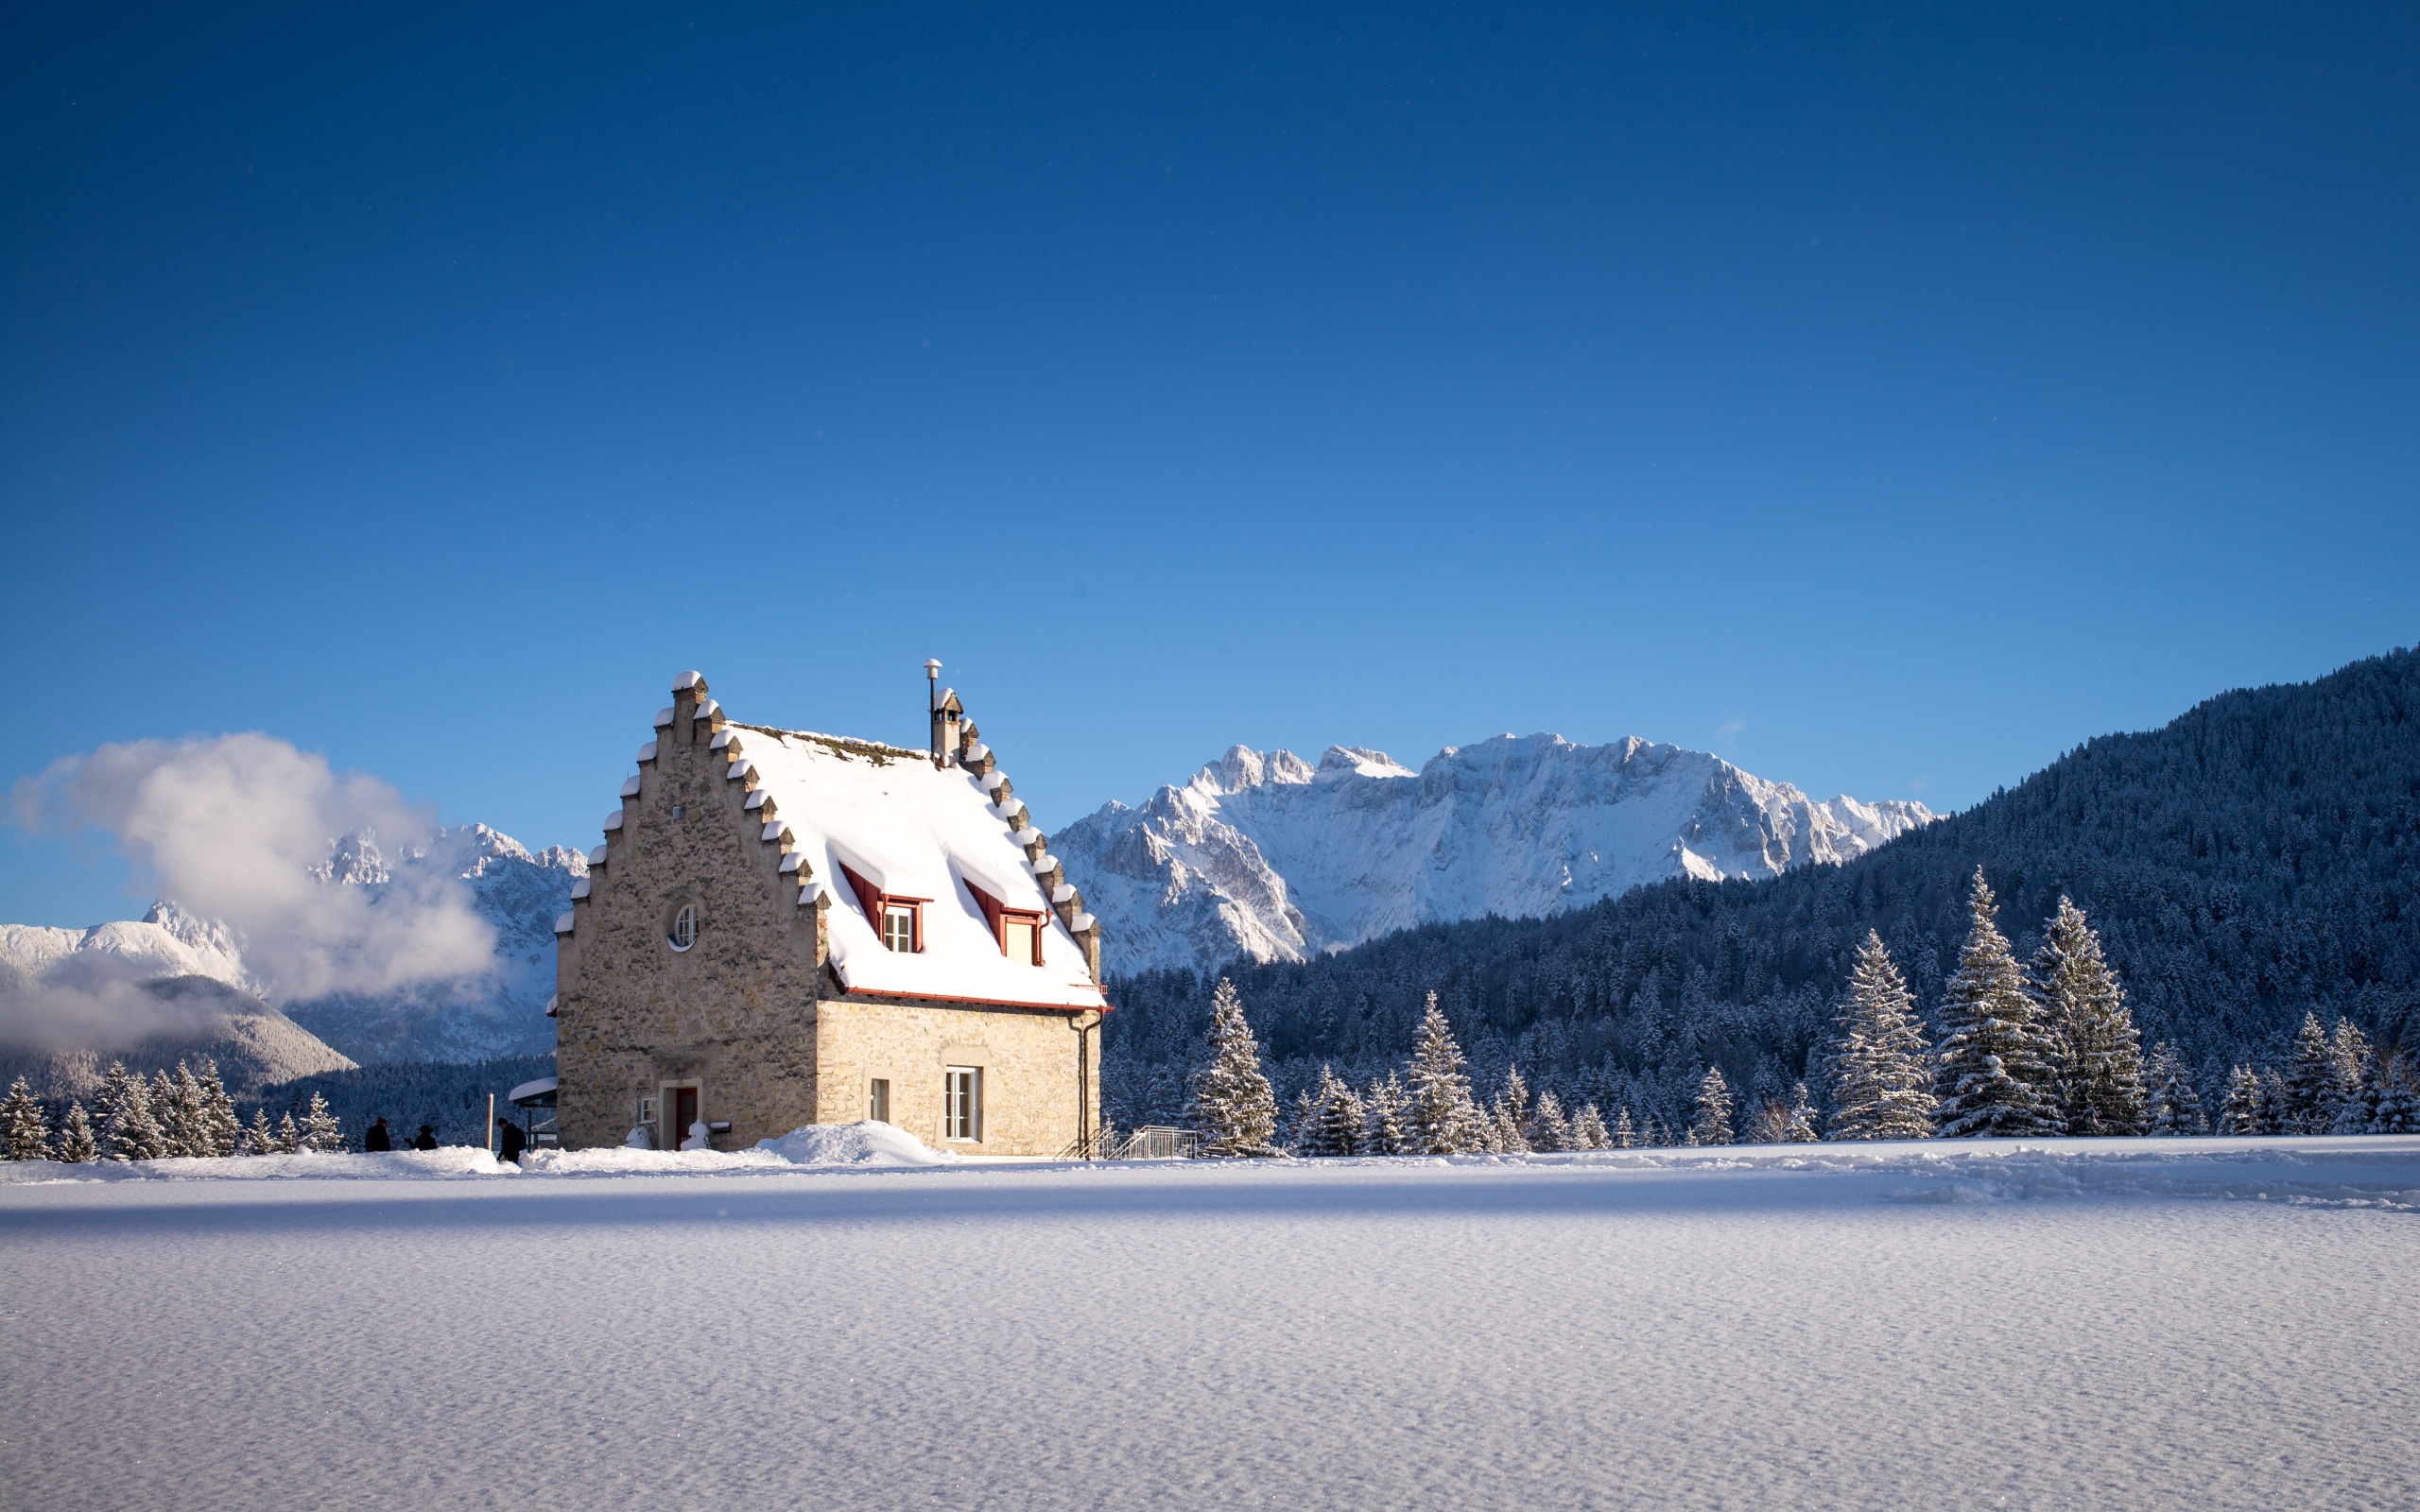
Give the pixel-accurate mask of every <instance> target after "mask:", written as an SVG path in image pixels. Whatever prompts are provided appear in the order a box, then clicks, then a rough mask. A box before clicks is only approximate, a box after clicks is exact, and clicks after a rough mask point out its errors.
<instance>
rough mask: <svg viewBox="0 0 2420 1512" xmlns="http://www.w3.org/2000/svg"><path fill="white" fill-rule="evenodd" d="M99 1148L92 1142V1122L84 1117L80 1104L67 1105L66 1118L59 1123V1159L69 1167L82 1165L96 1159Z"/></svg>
mask: <svg viewBox="0 0 2420 1512" xmlns="http://www.w3.org/2000/svg"><path fill="white" fill-rule="evenodd" d="M99 1154H100V1147H99V1146H98V1145H97V1144H95V1143H94V1142H93V1121H92V1120H91V1119H90V1118H88V1117H87V1116H85V1113H84V1105H83V1104H82V1103H78V1102H71V1103H69V1104H68V1105H67V1116H66V1117H65V1118H62V1119H61V1120H60V1121H59V1158H60V1159H61V1160H64V1161H66V1162H67V1163H68V1164H69V1165H82V1164H85V1163H86V1162H88V1161H90V1160H95V1159H96V1158H97V1157H98V1156H99Z"/></svg>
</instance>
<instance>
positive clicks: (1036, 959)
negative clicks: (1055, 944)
mask: <svg viewBox="0 0 2420 1512" xmlns="http://www.w3.org/2000/svg"><path fill="white" fill-rule="evenodd" d="M1019 929H1022V930H1025V931H1028V933H1027V935H1026V940H1025V949H1024V950H1021V951H1020V950H1015V949H1013V948H1011V944H1010V942H1011V940H1013V939H1015V938H1016V936H1015V935H1014V934H1012V933H1011V931H1013V930H1019ZM1000 954H1003V955H1005V956H1007V957H1008V958H1009V959H1010V960H1012V961H1014V962H1016V963H1017V964H1018V965H1019V966H1040V965H1041V964H1042V919H1041V916H1039V915H1037V914H1003V915H1001V916H1000Z"/></svg>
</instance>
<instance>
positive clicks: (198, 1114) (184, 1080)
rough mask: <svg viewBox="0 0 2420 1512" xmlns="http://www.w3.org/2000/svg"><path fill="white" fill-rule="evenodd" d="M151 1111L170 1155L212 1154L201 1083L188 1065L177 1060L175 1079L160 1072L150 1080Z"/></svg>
mask: <svg viewBox="0 0 2420 1512" xmlns="http://www.w3.org/2000/svg"><path fill="white" fill-rule="evenodd" d="M151 1110H152V1112H153V1113H154V1114H155V1115H156V1116H157V1117H158V1118H159V1120H160V1132H161V1133H162V1134H164V1135H165V1136H166V1137H167V1141H168V1153H169V1154H170V1155H183V1156H199V1155H210V1154H213V1153H215V1152H214V1151H213V1150H212V1149H211V1145H210V1124H209V1118H208V1115H207V1114H206V1113H205V1111H204V1109H203V1108H202V1097H201V1083H200V1082H199V1081H197V1080H195V1079H194V1074H193V1068H192V1067H191V1066H188V1065H186V1064H185V1063H184V1062H183V1061H182V1060H180V1061H178V1062H177V1074H175V1075H174V1076H170V1075H169V1074H167V1073H166V1072H161V1073H159V1074H156V1075H154V1076H153V1077H152V1079H151Z"/></svg>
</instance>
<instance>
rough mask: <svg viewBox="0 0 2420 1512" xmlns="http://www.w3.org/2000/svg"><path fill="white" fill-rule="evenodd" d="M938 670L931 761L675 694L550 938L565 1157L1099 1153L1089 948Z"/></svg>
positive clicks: (1082, 923) (1095, 972) (1095, 959)
mask: <svg viewBox="0 0 2420 1512" xmlns="http://www.w3.org/2000/svg"><path fill="white" fill-rule="evenodd" d="M939 667H940V663H939V662H927V663H926V676H927V683H928V689H927V691H928V697H927V699H926V703H927V714H928V717H929V722H930V729H931V741H930V744H929V746H928V747H927V748H926V749H924V750H916V749H912V748H908V747H898V746H889V745H884V744H881V743H879V742H875V741H865V740H849V739H843V738H840V737H838V736H833V735H819V734H812V733H808V732H806V731H803V730H777V729H774V728H772V727H770V726H766V725H742V724H736V723H734V722H733V721H732V720H731V719H730V718H729V717H728V716H727V715H726V714H725V713H724V712H723V710H722V708H721V706H720V705H719V704H717V702H716V701H715V700H714V699H713V698H712V697H710V696H708V695H707V689H706V681H705V679H703V678H701V677H700V676H699V675H698V674H697V673H695V672H689V673H684V674H683V676H682V677H681V679H680V680H679V681H678V682H677V683H675V684H674V686H673V689H672V704H671V707H669V708H667V709H665V710H663V711H662V712H660V713H658V714H657V715H656V716H655V731H654V738H653V739H652V740H649V741H648V743H647V744H646V745H644V746H642V747H639V752H638V775H636V776H634V777H632V778H631V779H629V780H628V781H627V782H624V783H623V784H622V806H621V807H620V808H618V809H615V810H614V812H613V813H611V814H609V815H607V816H606V817H605V843H604V844H603V845H601V846H599V847H597V848H596V850H595V851H591V852H590V853H589V857H588V865H589V874H588V877H587V879H586V880H584V881H582V882H579V883H578V884H575V885H574V886H573V889H572V900H573V901H572V911H571V912H570V913H568V914H565V915H564V916H563V917H562V919H559V920H557V921H556V924H555V940H556V979H557V992H556V1000H555V1008H554V1012H555V1016H556V1025H557V1035H556V1040H557V1050H556V1061H557V1070H558V1074H559V1076H560V1079H561V1082H560V1088H559V1091H558V1107H557V1117H558V1121H559V1124H560V1126H561V1129H562V1143H563V1144H564V1146H565V1147H566V1148H575V1147H579V1146H581V1145H594V1144H619V1143H623V1142H624V1140H625V1138H626V1137H627V1136H628V1135H629V1134H630V1133H631V1129H632V1127H633V1125H644V1126H645V1127H646V1128H647V1129H648V1131H649V1134H650V1136H651V1137H652V1139H653V1140H654V1142H655V1143H656V1145H657V1147H658V1148H662V1149H670V1148H672V1147H673V1146H674V1145H676V1144H678V1143H680V1142H681V1140H682V1138H683V1132H684V1131H685V1130H687V1129H688V1128H689V1127H690V1126H691V1125H693V1124H695V1123H700V1122H702V1123H705V1124H706V1125H708V1127H709V1129H710V1130H711V1145H712V1147H713V1148H716V1149H745V1148H747V1147H748V1146H749V1145H750V1144H752V1143H754V1142H755V1141H757V1140H759V1139H763V1138H767V1137H769V1136H776V1135H781V1134H786V1133H787V1132H789V1131H790V1130H791V1129H794V1128H797V1127H800V1126H801V1125H807V1124H842V1123H850V1122H854V1121H856V1120H858V1119H863V1118H877V1119H881V1120H883V1121H884V1122H886V1123H889V1124H892V1125H897V1126H898V1127H900V1128H903V1129H905V1130H907V1131H908V1132H909V1133H912V1134H914V1135H916V1136H917V1137H919V1138H921V1139H923V1140H925V1142H926V1143H930V1144H932V1145H934V1146H935V1147H937V1148H942V1149H952V1150H959V1151H963V1152H966V1153H970V1154H986V1155H1059V1154H1062V1153H1064V1152H1068V1151H1070V1150H1073V1149H1077V1148H1080V1147H1082V1143H1083V1142H1085V1141H1088V1140H1089V1139H1090V1138H1091V1136H1092V1134H1093V1131H1094V1130H1095V1129H1097V1128H1098V1125H1099V1118H1098V1113H1099V1103H1098V1098H1099V1091H1098V1088H1099V1085H1100V1077H1099V1054H1100V1038H1099V1036H1098V1034H1097V1033H1095V1032H1094V1031H1095V1030H1096V1029H1098V1026H1099V1024H1100V1016H1101V1015H1102V1013H1104V1012H1106V1011H1107V1010H1108V1007H1109V1005H1108V1004H1107V1003H1106V1002H1105V1001H1103V999H1102V997H1101V990H1100V985H1099V983H1100V927H1099V925H1098V923H1097V922H1096V921H1095V920H1094V919H1093V917H1092V916H1091V915H1090V914H1087V913H1085V912H1084V908H1083V900H1082V899H1081V898H1080V896H1078V894H1077V892H1076V890H1075V888H1073V887H1072V886H1070V885H1068V884H1067V880H1066V878H1065V876H1064V874H1063V872H1062V870H1061V868H1060V866H1059V863H1058V861H1057V860H1056V859H1055V858H1053V857H1052V856H1051V855H1050V854H1049V851H1048V850H1047V849H1046V844H1045V840H1044V836H1043V833H1042V832H1041V831H1040V830H1039V829H1037V828H1035V827H1034V826H1033V825H1032V824H1031V823H1030V822H1029V820H1028V818H1027V816H1026V813H1025V805H1024V804H1022V803H1020V802H1018V801H1017V799H1016V798H1015V796H1014V793H1013V790H1012V788H1011V784H1010V782H1009V781H1008V779H1007V778H1006V777H1005V776H1004V775H1002V773H1001V772H1000V770H999V767H998V765H997V764H996V763H995V762H994V760H993V757H992V753H991V751H990V750H989V749H987V748H986V747H984V745H983V744H982V742H981V741H980V740H979V739H978V738H977V730H976V728H975V726H974V725H973V724H972V723H971V722H969V721H968V720H967V719H966V718H965V712H964V709H963V707H962V706H961V705H960V703H959V700H958V697H957V696H956V695H955V694H953V693H952V692H950V691H949V690H947V689H945V688H942V686H941V685H940V684H939V682H938V680H937V679H936V677H935V675H936V674H937V673H938V670H939Z"/></svg>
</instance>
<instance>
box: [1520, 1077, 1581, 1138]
mask: <svg viewBox="0 0 2420 1512" xmlns="http://www.w3.org/2000/svg"><path fill="white" fill-rule="evenodd" d="M1529 1132H1530V1148H1531V1149H1533V1150H1543V1151H1545V1152H1547V1154H1549V1155H1551V1154H1554V1153H1556V1152H1557V1151H1561V1150H1568V1149H1575V1148H1577V1149H1585V1148H1586V1147H1587V1146H1585V1145H1575V1144H1573V1143H1572V1139H1571V1123H1570V1121H1569V1120H1568V1119H1566V1118H1564V1116H1563V1099H1562V1098H1560V1097H1557V1096H1556V1095H1555V1094H1554V1089H1553V1088H1551V1087H1549V1088H1547V1090H1546V1091H1542V1092H1540V1093H1538V1108H1537V1111H1536V1112H1534V1113H1531V1114H1530V1131H1529Z"/></svg>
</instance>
